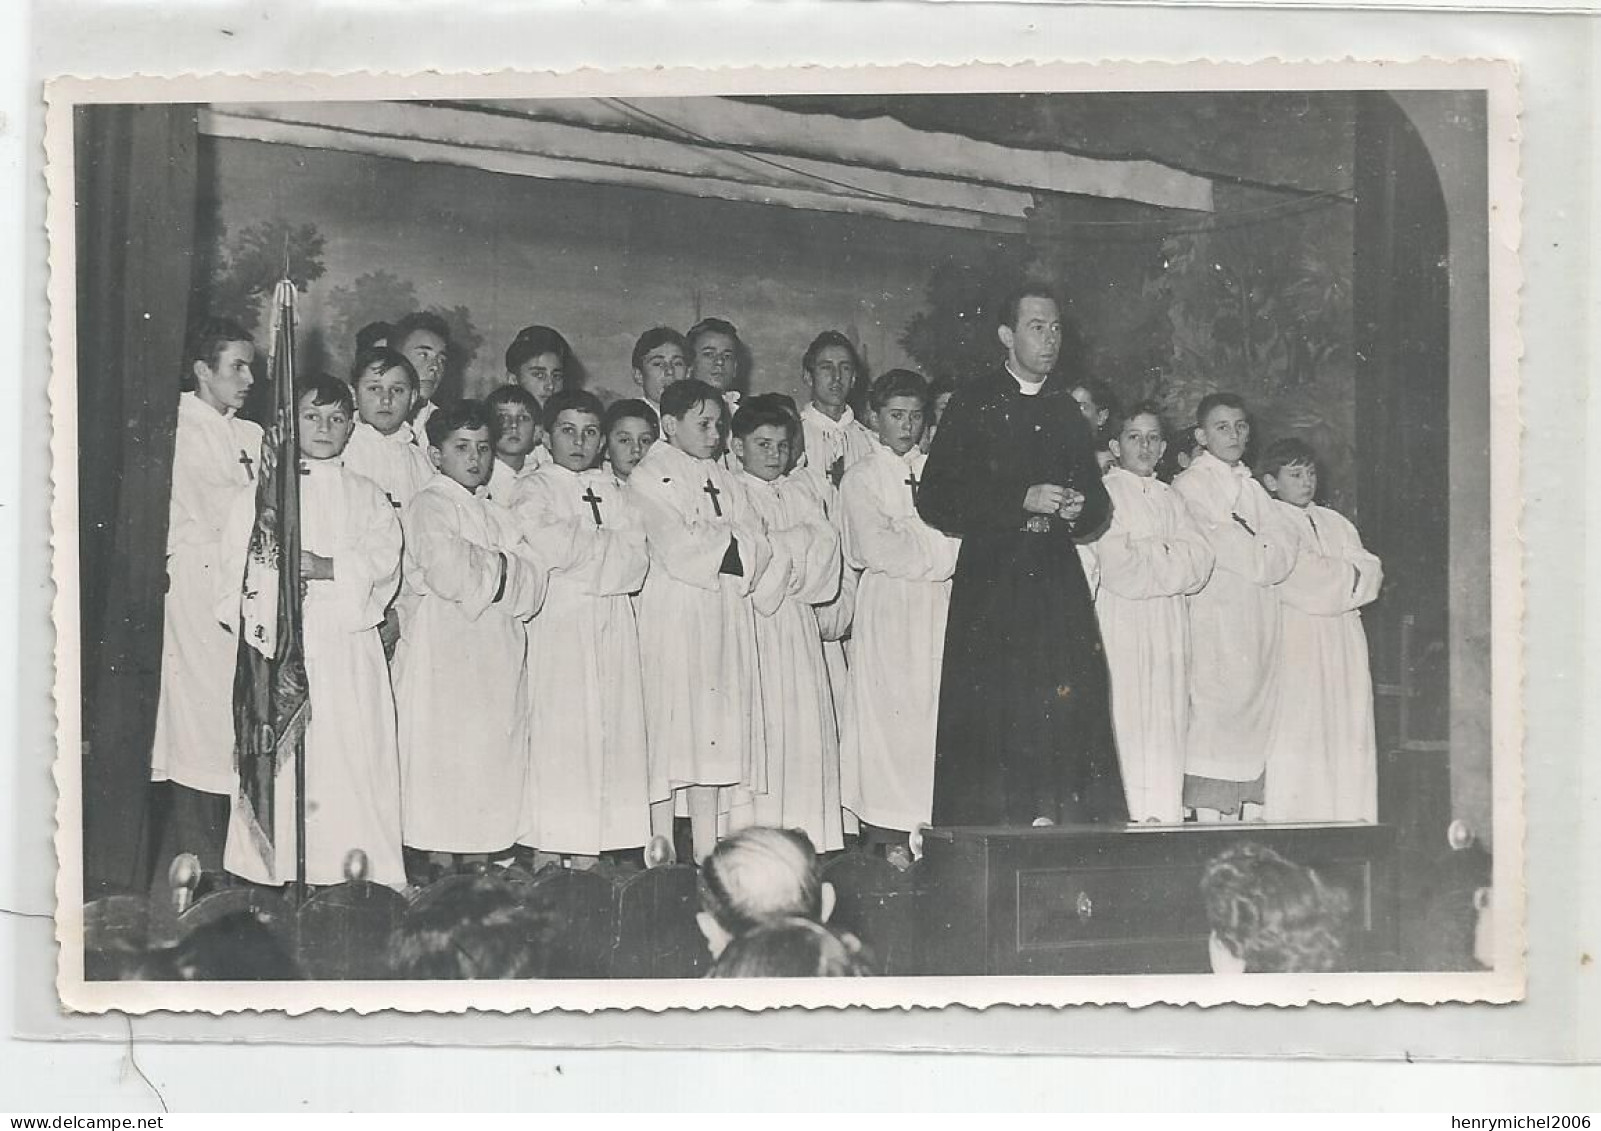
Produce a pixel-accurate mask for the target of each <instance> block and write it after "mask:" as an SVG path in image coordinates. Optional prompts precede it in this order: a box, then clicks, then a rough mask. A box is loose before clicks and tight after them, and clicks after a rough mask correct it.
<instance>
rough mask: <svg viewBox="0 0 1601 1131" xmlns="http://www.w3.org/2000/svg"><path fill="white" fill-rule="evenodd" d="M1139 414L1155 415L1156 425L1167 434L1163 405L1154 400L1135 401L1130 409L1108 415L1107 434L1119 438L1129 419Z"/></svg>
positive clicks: (1097, 402)
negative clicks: (1163, 419) (1163, 418)
mask: <svg viewBox="0 0 1601 1131" xmlns="http://www.w3.org/2000/svg"><path fill="white" fill-rule="evenodd" d="M1090 395H1091V396H1094V395H1095V394H1094V393H1091V394H1090ZM1095 403H1096V404H1100V403H1101V402H1100V401H1096V402H1095ZM1137 416H1150V417H1155V419H1156V426H1157V427H1158V428H1160V429H1161V430H1162V434H1163V435H1164V436H1166V435H1167V425H1166V424H1165V423H1164V422H1163V421H1162V406H1161V405H1159V404H1157V403H1156V402H1155V401H1152V400H1144V401H1135V402H1134V403H1133V404H1132V405H1130V406H1129V408H1128V411H1126V412H1123V413H1119V414H1114V415H1113V416H1110V417H1108V418H1107V422H1106V423H1107V428H1106V431H1107V435H1109V436H1110V437H1111V438H1112V439H1114V440H1115V439H1117V438H1118V437H1119V436H1121V435H1122V434H1123V429H1125V428H1127V427H1128V423H1129V421H1131V420H1133V419H1134V418H1135V417H1137Z"/></svg>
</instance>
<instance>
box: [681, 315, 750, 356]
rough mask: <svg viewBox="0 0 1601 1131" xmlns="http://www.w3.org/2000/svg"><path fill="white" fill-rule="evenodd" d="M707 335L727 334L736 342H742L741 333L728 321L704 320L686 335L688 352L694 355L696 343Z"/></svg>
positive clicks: (720, 319)
mask: <svg viewBox="0 0 1601 1131" xmlns="http://www.w3.org/2000/svg"><path fill="white" fill-rule="evenodd" d="M706 334H727V335H728V336H729V337H730V338H733V339H734V341H736V342H737V341H739V340H740V339H739V331H738V330H736V329H735V328H734V324H733V323H732V322H730V321H728V319H726V318H702V319H701V320H700V321H699V322H697V323H695V324H694V325H693V326H691V327H690V328H689V333H687V334H685V335H684V344H685V345H686V346H687V347H688V350H687V352H688V353H694V352H695V343H696V342H697V341H698V340H699V339H700V338H702V337H703V336H705V335H706Z"/></svg>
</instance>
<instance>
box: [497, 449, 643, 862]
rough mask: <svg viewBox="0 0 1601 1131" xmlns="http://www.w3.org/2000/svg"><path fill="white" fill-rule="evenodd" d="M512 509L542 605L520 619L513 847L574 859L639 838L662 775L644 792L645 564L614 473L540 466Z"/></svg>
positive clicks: (638, 535) (637, 841)
mask: <svg viewBox="0 0 1601 1131" xmlns="http://www.w3.org/2000/svg"><path fill="white" fill-rule="evenodd" d="M588 499H596V500H599V501H598V502H597V503H595V504H594V506H591V504H590V502H589V501H588ZM514 513H515V515H516V518H517V521H518V525H519V526H520V528H521V529H522V532H523V538H524V540H525V541H527V542H528V543H529V545H530V546H531V547H532V548H533V549H534V554H535V557H536V558H537V559H539V560H541V561H544V562H547V563H549V564H550V566H551V575H550V586H549V589H548V591H547V592H546V594H545V604H544V607H543V608H542V609H540V611H539V615H538V616H536V617H534V618H533V619H532V620H531V621H529V622H528V684H529V705H530V708H531V711H530V714H531V719H532V723H531V730H532V735H531V741H532V752H533V770H532V772H531V773H530V775H529V779H528V788H527V790H526V800H525V802H524V805H523V830H522V833H521V834H520V835H519V836H518V838H517V840H518V843H520V844H524V845H527V846H529V847H531V848H538V849H541V850H543V851H546V852H558V853H571V854H577V855H584V856H594V855H596V854H598V853H600V852H603V851H605V850H607V849H612V848H632V847H636V846H638V845H642V844H644V843H645V842H646V841H647V840H649V839H650V800H651V797H652V796H655V797H658V798H664V797H666V796H667V795H668V790H667V782H666V778H665V776H663V777H662V779H661V780H660V781H659V782H658V783H656V789H655V792H654V793H653V792H652V789H651V784H652V783H651V782H650V781H649V765H648V762H649V760H648V758H647V757H646V753H645V699H644V687H643V684H642V682H641V672H640V665H639V632H638V628H637V625H636V623H635V618H634V605H633V601H632V600H631V598H630V594H633V593H636V592H638V591H639V589H640V587H641V586H642V585H644V583H645V573H646V570H647V569H648V567H649V558H648V557H647V555H646V552H645V532H644V530H643V529H642V528H641V526H640V524H639V520H638V518H637V517H636V516H635V515H634V514H633V511H632V507H631V506H630V505H629V503H628V501H627V500H626V498H625V497H624V495H623V492H621V491H620V490H619V489H618V487H617V480H616V477H615V476H613V475H612V473H611V472H609V471H604V470H599V469H597V470H592V471H584V472H574V471H569V470H568V469H567V468H565V467H562V466H560V465H558V464H549V465H547V466H545V467H542V468H540V469H539V471H538V472H536V473H535V474H534V475H532V476H530V477H528V478H527V479H526V480H525V482H524V487H523V490H522V493H521V496H520V498H519V500H518V503H517V508H516V511H515V512H514ZM597 514H598V516H599V518H598V520H597V517H596V516H597Z"/></svg>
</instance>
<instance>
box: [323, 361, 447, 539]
mask: <svg viewBox="0 0 1601 1131" xmlns="http://www.w3.org/2000/svg"><path fill="white" fill-rule="evenodd" d="M350 387H351V390H352V393H353V395H354V398H355V405H356V423H355V426H354V428H353V429H352V430H351V433H350V442H349V443H348V444H347V445H346V446H345V451H344V456H343V459H344V464H345V466H346V467H347V468H349V469H350V470H351V471H353V472H355V473H356V474H357V475H364V476H366V477H367V478H368V479H370V480H372V481H373V482H374V483H376V484H378V489H379V490H381V491H382V492H383V493H384V494H386V495H388V496H389V499H390V502H391V503H393V504H394V506H395V507H396V508H397V509H398V508H400V507H404V506H405V505H406V504H407V503H409V502H411V500H412V496H414V495H415V494H416V493H417V492H418V491H420V490H421V489H422V485H423V484H424V483H426V482H428V480H430V479H432V478H433V477H434V468H433V465H432V464H430V463H429V462H428V454H427V452H425V451H424V450H423V449H422V448H420V447H418V445H417V444H416V442H415V439H414V436H413V432H412V426H411V425H410V424H408V423H407V420H408V418H409V417H410V416H411V410H412V407H413V405H415V404H416V402H417V371H416V369H414V368H413V367H412V364H411V362H410V361H408V360H407V359H406V357H405V355H404V354H401V353H399V352H397V351H396V350H392V349H390V348H388V347H387V346H372V347H369V348H368V349H365V350H362V351H361V353H359V354H358V355H357V356H356V363H355V365H353V366H352V367H351V370H350Z"/></svg>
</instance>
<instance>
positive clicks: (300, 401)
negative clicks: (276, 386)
mask: <svg viewBox="0 0 1601 1131" xmlns="http://www.w3.org/2000/svg"><path fill="white" fill-rule="evenodd" d="M295 416H296V429H295V431H296V437H297V439H298V440H299V443H300V454H301V455H303V456H305V457H306V458H307V459H333V458H334V457H336V456H338V455H339V454H340V453H341V452H343V451H344V450H345V445H346V444H348V443H350V433H351V430H352V429H354V428H355V427H356V403H355V398H354V397H353V396H352V395H351V392H350V386H349V385H347V384H345V383H344V382H343V381H340V380H338V379H337V378H334V377H329V376H328V375H327V374H325V373H324V374H318V375H317V376H315V377H312V378H311V379H310V380H308V381H306V382H304V383H303V384H302V385H301V386H300V390H299V393H298V394H297V395H296V397H295Z"/></svg>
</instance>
